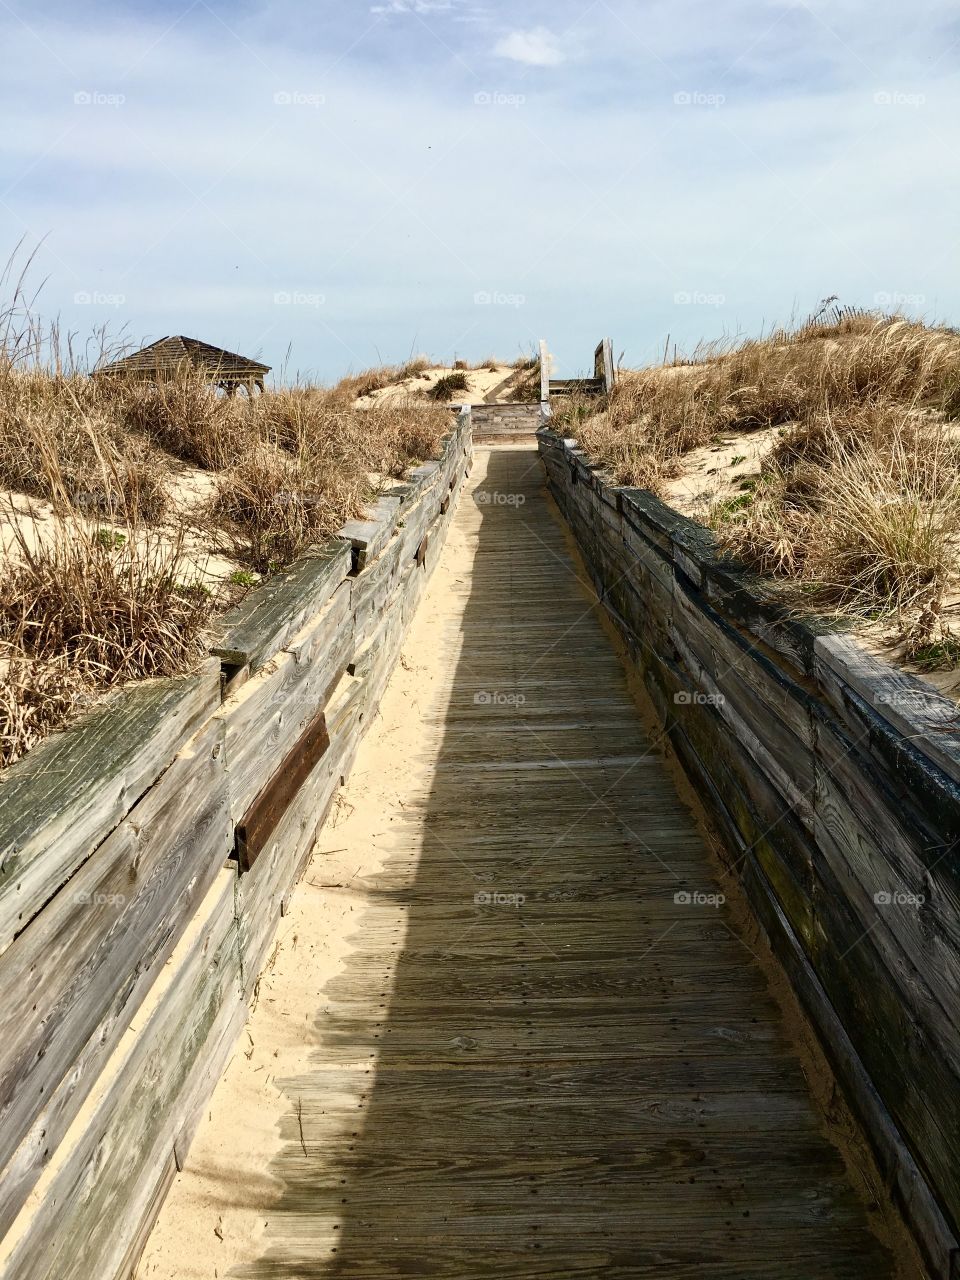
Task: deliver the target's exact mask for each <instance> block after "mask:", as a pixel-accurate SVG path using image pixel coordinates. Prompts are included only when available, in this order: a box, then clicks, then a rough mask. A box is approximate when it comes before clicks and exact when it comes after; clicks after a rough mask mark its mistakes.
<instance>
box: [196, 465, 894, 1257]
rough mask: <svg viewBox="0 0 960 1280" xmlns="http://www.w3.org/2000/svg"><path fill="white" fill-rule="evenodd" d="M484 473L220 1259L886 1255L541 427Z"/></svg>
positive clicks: (470, 494)
mask: <svg viewBox="0 0 960 1280" xmlns="http://www.w3.org/2000/svg"><path fill="white" fill-rule="evenodd" d="M483 472H484V462H483V460H482V459H479V458H478V460H477V463H476V470H475V471H474V475H473V477H472V482H471V486H470V487H469V488H468V490H467V493H466V494H465V497H464V499H463V505H462V507H461V509H460V512H459V514H458V517H457V526H456V529H457V532H458V534H459V535H464V534H465V535H466V536H468V537H475V538H476V554H475V560H474V564H473V569H472V573H471V574H470V575H469V577H465V578H464V579H463V581H462V584H461V589H462V599H461V600H459V601H458V602H457V603H458V605H459V607H458V608H455V609H451V611H450V613H451V622H450V627H449V632H448V634H447V636H446V637H445V642H446V649H445V653H446V657H445V660H444V661H445V664H446V668H445V671H444V672H443V675H444V681H445V682H444V687H443V688H442V689H441V690H440V693H439V696H438V697H437V698H436V700H435V705H434V706H433V708H432V710H430V711H429V712H428V711H427V710H426V703H424V716H423V724H422V746H423V755H424V757H426V758H429V759H430V761H431V764H432V768H431V770H430V775H429V776H430V783H429V785H428V786H426V787H421V786H420V785H419V782H418V781H416V780H414V779H413V777H412V780H411V783H410V787H409V790H408V791H407V792H406V793H405V794H402V795H401V796H400V802H401V807H400V808H399V809H398V814H397V820H396V821H395V822H394V823H393V825H392V827H391V836H390V846H389V847H390V850H391V853H390V857H389V860H388V861H387V863H386V869H385V871H384V872H382V873H381V874H378V875H376V876H374V875H369V876H367V877H366V879H364V877H363V876H362V874H361V875H359V876H358V877H357V879H356V881H355V882H354V883H355V884H359V885H360V886H361V892H360V895H359V898H358V899H357V905H356V911H357V932H356V937H355V939H354V942H355V946H356V950H355V951H354V953H353V955H352V956H351V958H350V959H349V961H348V964H347V967H346V969H345V970H344V971H343V972H342V973H341V974H340V976H339V977H337V978H336V979H335V980H334V981H333V982H332V983H331V985H330V987H329V989H328V990H327V991H325V992H324V993H323V1002H322V1003H323V1008H324V1011H325V1013H324V1016H323V1017H320V1016H318V1021H317V1033H316V1037H317V1039H316V1050H315V1052H314V1055H313V1065H312V1067H311V1069H310V1070H309V1071H308V1072H306V1073H304V1075H303V1076H301V1077H300V1078H297V1079H293V1080H287V1081H285V1082H284V1086H285V1089H286V1094H287V1097H288V1098H289V1110H288V1114H287V1116H286V1119H285V1121H284V1128H283V1138H284V1140H285V1144H286V1145H285V1148H284V1151H283V1153H282V1155H281V1156H280V1158H279V1159H278V1160H276V1161H275V1162H274V1165H273V1167H272V1170H271V1172H272V1174H273V1175H274V1176H275V1177H276V1178H278V1179H279V1181H280V1184H281V1185H282V1187H283V1192H282V1195H281V1199H280V1202H279V1203H278V1204H276V1205H274V1206H273V1207H272V1208H271V1210H270V1212H269V1213H268V1214H267V1217H268V1219H269V1222H268V1226H267V1231H266V1240H265V1241H264V1243H263V1248H262V1254H261V1256H260V1257H259V1259H257V1260H256V1261H254V1262H251V1263H249V1264H245V1265H243V1266H241V1267H240V1268H239V1269H237V1270H235V1271H233V1272H231V1274H232V1275H235V1276H238V1277H245V1278H246V1280H254V1278H255V1280H316V1278H319V1277H344V1278H347V1277H349V1278H351V1280H353V1278H356V1280H387V1278H388V1277H391V1278H392V1277H478V1278H479V1277H488V1276H490V1277H492V1276H498V1277H504V1278H505V1280H515V1278H517V1277H530V1278H531V1280H532V1278H534V1277H536V1278H543V1280H545V1278H546V1277H551V1278H554V1277H556V1278H559V1277H571V1278H572V1277H581V1278H585V1277H600V1276H603V1277H647V1276H651V1277H652V1276H657V1277H661V1276H662V1277H671V1278H672V1280H693V1277H696V1278H697V1280H706V1278H709V1280H761V1278H762V1280H840V1278H841V1277H849V1278H850V1280H854V1278H856V1280H860V1278H861V1277H866V1276H869V1277H871V1280H882V1278H883V1277H887V1276H891V1275H893V1274H894V1272H893V1265H892V1263H891V1261H890V1258H889V1256H888V1254H887V1253H886V1251H885V1250H884V1249H883V1248H882V1247H881V1246H880V1244H879V1243H878V1242H877V1240H876V1239H875V1237H874V1236H873V1234H872V1233H871V1231H870V1228H869V1226H868V1222H867V1214H866V1211H865V1209H864V1208H863V1206H862V1204H861V1202H860V1201H859V1199H858V1198H857V1197H856V1195H855V1194H854V1191H853V1190H852V1187H851V1186H850V1184H849V1183H848V1180H847V1177H846V1173H845V1169H844V1165H843V1162H842V1160H841V1158H840V1156H839V1154H838V1152H837V1151H836V1150H835V1148H834V1147H833V1146H832V1145H831V1143H830V1141H829V1140H828V1138H827V1137H826V1136H825V1135H824V1131H823V1130H822V1128H821V1125H820V1123H819V1120H818V1118H817V1115H816V1113H815V1110H814V1107H813V1104H812V1103H811V1101H810V1098H809V1095H808V1092H807V1088H806V1084H805V1080H804V1076H803V1074H802V1071H801V1068H800V1064H799V1062H798V1060H797V1059H796V1057H795V1056H794V1055H793V1053H792V1051H791V1048H790V1044H789V1042H788V1040H787V1039H786V1037H785V1035H784V1033H783V1030H782V1028H781V1026H780V1022H779V1014H778V1011H777V1008H776V1006H775V1004H774V1002H773V1001H772V999H771V997H770V996H769V994H768V993H767V988H766V982H765V979H764V977H763V975H762V973H761V971H760V968H759V966H758V964H757V962H756V960H755V959H754V957H753V956H752V954H751V953H750V951H749V950H748V949H747V948H746V946H745V945H744V944H743V943H741V942H740V941H739V940H738V938H737V936H736V934H735V932H734V931H733V928H732V925H731V923H730V921H729V919H728V916H727V913H726V911H725V909H724V908H723V907H722V906H719V907H718V906H716V905H714V904H712V903H710V902H709V901H706V899H708V898H709V897H710V896H711V895H716V894H717V893H718V892H719V887H718V884H717V882H716V880H715V873H714V871H713V869H712V868H713V864H712V862H711V860H710V858H709V857H708V854H707V851H706V849H705V846H704V843H703V840H702V838H701V835H700V833H699V831H698V828H697V826H696V825H695V823H694V821H693V818H692V817H691V815H690V813H689V811H688V810H687V808H686V807H685V806H684V804H683V803H682V802H681V801H680V800H679V798H678V796H677V793H676V791H675V789H674V786H673V783H672V781H671V777H670V774H669V773H668V771H667V769H666V767H665V765H664V763H663V761H662V760H661V759H660V757H659V756H658V754H657V752H656V750H655V744H654V743H653V742H652V741H651V738H650V737H649V735H648V733H647V731H646V730H645V728H644V725H643V723H642V721H641V720H640V718H639V716H638V713H637V711H636V709H635V706H634V704H633V702H632V701H631V698H630V695H629V693H628V689H627V685H626V680H625V676H624V672H623V670H622V667H621V665H620V662H619V660H618V658H617V656H616V654H615V652H614V650H613V649H612V647H611V645H610V642H609V640H608V639H607V637H606V635H605V632H604V630H603V628H602V626H601V624H600V622H599V620H598V618H597V616H596V614H595V612H594V610H593V609H592V608H591V605H590V602H589V600H588V599H587V598H586V596H585V593H584V590H583V587H582V586H581V585H580V584H579V583H578V581H577V576H576V575H577V569H576V568H575V565H574V562H573V561H572V559H571V555H570V552H569V549H568V545H567V543H566V540H565V537H564V533H563V530H562V528H561V526H560V525H559V523H558V521H557V520H556V518H555V517H554V515H553V513H552V510H551V508H550V506H549V504H548V502H547V500H546V498H545V496H544V494H543V491H542V487H541V486H542V473H541V470H540V467H539V465H538V463H537V461H536V456H535V453H534V451H533V450H521V449H505V450H495V451H492V452H491V454H490V461H489V466H488V467H487V468H486V474H485V476H483ZM448 696H449V703H447V697H448ZM371 732H376V729H374V730H372V731H371ZM417 763H418V764H420V763H422V761H419V762H417ZM678 895H680V897H679V898H678ZM683 895H687V896H688V899H689V900H688V901H684V900H683ZM318 1014H319V1011H318ZM331 1014H332V1016H331ZM221 1274H222V1272H221Z"/></svg>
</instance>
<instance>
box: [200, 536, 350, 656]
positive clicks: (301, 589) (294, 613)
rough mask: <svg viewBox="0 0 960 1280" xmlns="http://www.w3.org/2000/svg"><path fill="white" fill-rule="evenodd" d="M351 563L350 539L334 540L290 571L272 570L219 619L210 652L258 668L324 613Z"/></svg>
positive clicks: (292, 567)
mask: <svg viewBox="0 0 960 1280" xmlns="http://www.w3.org/2000/svg"><path fill="white" fill-rule="evenodd" d="M350 565H351V554H350V542H349V541H348V540H344V539H341V538H333V539H331V540H330V542H329V543H327V544H326V545H325V546H323V547H320V548H318V549H317V551H316V553H315V554H310V555H306V556H303V557H302V558H301V559H300V560H297V561H296V562H295V563H294V564H293V565H292V566H291V567H290V568H289V569H288V570H287V571H286V572H284V573H276V574H273V575H272V576H271V577H269V578H267V579H266V581H264V582H262V583H261V584H260V585H259V586H258V587H256V588H255V589H254V590H253V591H251V592H250V594H249V595H248V596H247V598H246V599H245V600H244V601H243V602H242V603H241V604H239V605H238V606H237V607H236V608H235V609H232V610H231V611H230V612H229V613H228V614H226V615H225V616H224V617H223V618H222V619H221V620H220V622H219V624H218V626H217V638H216V640H215V642H214V643H213V644H212V645H211V647H210V652H211V653H213V654H215V655H216V656H217V657H219V658H220V659H221V660H222V661H223V662H224V663H225V664H227V665H229V666H235V667H241V666H249V668H250V670H251V672H255V671H258V670H259V669H260V668H261V667H262V666H263V665H264V664H265V663H267V662H269V661H270V659H271V658H272V657H273V656H274V654H277V653H279V652H280V650H281V649H282V648H283V647H284V645H285V644H286V642H287V641H288V640H289V639H290V637H291V636H293V635H296V633H297V632H298V631H300V630H301V628H302V627H303V626H304V625H305V624H306V623H307V622H308V621H309V620H310V619H311V618H312V617H313V615H314V614H316V613H319V612H320V610H321V609H322V608H323V606H324V605H325V604H326V603H327V601H328V600H329V599H330V597H331V596H332V595H333V593H334V592H335V591H336V589H337V587H339V585H340V583H341V582H342V581H343V579H344V578H345V577H346V576H347V574H348V573H349V572H350Z"/></svg>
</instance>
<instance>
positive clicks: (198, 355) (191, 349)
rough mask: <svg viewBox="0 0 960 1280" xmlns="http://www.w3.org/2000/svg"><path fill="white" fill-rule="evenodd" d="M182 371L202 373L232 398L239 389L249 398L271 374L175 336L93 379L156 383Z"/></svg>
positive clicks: (196, 341) (254, 364)
mask: <svg viewBox="0 0 960 1280" xmlns="http://www.w3.org/2000/svg"><path fill="white" fill-rule="evenodd" d="M185 370H186V371H188V372H191V373H197V372H199V373H201V374H202V375H203V376H204V377H205V378H206V380H207V381H208V382H210V383H212V384H213V385H214V386H216V387H219V388H221V390H223V391H226V393H227V394H228V395H233V393H234V392H235V391H236V390H237V388H238V387H245V388H246V390H247V393H248V395H252V393H253V388H254V387H256V388H257V389H258V390H260V391H262V390H263V380H264V378H265V377H266V375H267V374H268V373H269V372H270V366H269V365H268V364H260V362H259V361H258V360H249V359H248V358H247V357H246V356H240V355H237V353H236V352H235V351H224V350H223V349H222V347H214V346H211V345H210V343H209V342H201V341H200V339H199V338H185V337H184V336H183V335H182V334H178V335H176V336H174V337H170V338H160V339H159V340H158V341H157V342H151V343H150V345H149V346H148V347H143V348H142V349H141V350H140V351H135V352H134V353H133V354H132V355H129V356H123V357H122V358H121V359H120V360H114V361H113V362H112V363H111V364H107V365H104V366H103V368H102V369H98V370H97V372H96V376H97V377H110V378H133V379H137V380H139V381H144V382H158V381H160V380H162V379H166V378H173V377H175V376H176V375H177V374H178V373H182V372H184V371H185Z"/></svg>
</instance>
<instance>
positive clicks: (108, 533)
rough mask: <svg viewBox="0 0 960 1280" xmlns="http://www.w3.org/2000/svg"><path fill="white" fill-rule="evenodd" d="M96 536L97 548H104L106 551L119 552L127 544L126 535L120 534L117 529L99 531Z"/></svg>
mask: <svg viewBox="0 0 960 1280" xmlns="http://www.w3.org/2000/svg"><path fill="white" fill-rule="evenodd" d="M94 536H95V538H96V543H97V546H98V547H102V548H103V550H104V551H119V550H120V549H121V547H124V546H126V543H127V536H126V534H124V533H120V532H119V531H118V530H117V529H98V530H97V532H96V534H95V535H94Z"/></svg>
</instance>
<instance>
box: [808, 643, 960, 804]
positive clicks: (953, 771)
mask: <svg viewBox="0 0 960 1280" xmlns="http://www.w3.org/2000/svg"><path fill="white" fill-rule="evenodd" d="M814 647H815V650H816V655H817V659H818V661H819V662H820V663H822V664H823V665H824V666H826V667H828V668H829V669H830V671H832V672H834V673H835V674H836V675H837V676H839V677H840V679H841V680H843V681H844V682H845V683H846V684H847V685H848V686H849V687H850V688H851V689H853V690H854V691H855V692H856V693H857V694H859V696H860V697H861V698H863V699H864V701H865V702H867V703H869V705H870V706H871V707H872V708H873V710H874V711H875V712H876V713H877V714H878V715H880V716H883V717H884V718H885V719H886V720H888V721H889V722H890V724H892V725H893V726H894V727H895V728H896V729H898V730H899V731H900V733H902V734H903V736H904V737H905V738H908V739H909V740H910V742H911V743H912V744H913V746H914V747H916V748H917V749H918V750H920V751H922V752H923V753H924V754H925V755H927V756H929V758H930V759H931V760H932V761H934V762H935V763H936V764H937V765H938V766H939V767H940V768H941V769H942V770H943V772H944V773H945V774H946V775H947V777H948V778H950V779H951V780H952V781H953V782H955V783H960V712H958V710H957V707H956V705H955V704H954V703H953V702H951V701H950V700H949V699H947V698H945V697H943V696H942V695H941V694H940V693H938V692H937V690H936V689H935V688H934V687H933V686H932V685H930V684H928V683H927V682H926V681H924V680H919V679H917V677H916V676H912V675H908V674H907V673H906V672H903V671H898V670H897V669H896V668H895V667H892V666H891V665H890V664H889V663H886V662H881V661H879V659H877V658H874V657H873V656H872V655H871V654H869V653H867V651H866V650H865V649H864V648H863V647H862V646H861V645H859V644H858V643H857V642H856V640H854V639H852V638H851V637H849V636H840V635H827V636H818V637H817V639H816V641H815V645H814ZM837 709H838V710H841V712H842V708H841V707H838V708H837Z"/></svg>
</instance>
